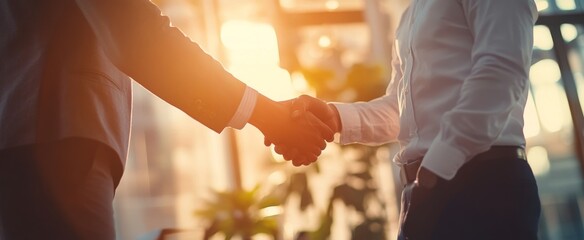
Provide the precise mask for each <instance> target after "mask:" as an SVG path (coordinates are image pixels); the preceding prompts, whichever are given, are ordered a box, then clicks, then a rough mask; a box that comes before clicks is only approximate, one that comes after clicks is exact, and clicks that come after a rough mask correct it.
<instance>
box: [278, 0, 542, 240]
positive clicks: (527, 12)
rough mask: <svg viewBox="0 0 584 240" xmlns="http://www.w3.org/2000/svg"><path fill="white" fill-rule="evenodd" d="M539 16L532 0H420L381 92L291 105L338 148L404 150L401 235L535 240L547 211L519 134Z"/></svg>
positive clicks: (405, 22)
mask: <svg viewBox="0 0 584 240" xmlns="http://www.w3.org/2000/svg"><path fill="white" fill-rule="evenodd" d="M536 19H537V9H536V6H535V3H534V2H533V0H489V1H485V0H442V1H438V0H412V2H411V4H410V6H409V7H408V8H407V10H406V11H405V12H404V14H403V16H402V18H401V22H400V24H399V27H398V29H397V33H396V39H395V43H394V54H393V60H392V69H393V71H392V80H391V82H390V84H389V86H388V88H387V92H386V94H385V95H384V96H382V97H379V98H377V99H374V100H371V101H369V102H357V103H329V104H326V103H325V102H323V101H320V100H318V99H315V98H311V97H308V96H302V97H300V98H298V99H296V100H295V101H294V105H295V106H296V108H298V109H302V108H304V110H307V111H311V112H312V113H314V114H315V115H317V116H318V117H319V118H321V119H322V120H325V121H327V122H328V124H329V126H331V128H333V130H335V131H336V132H338V133H340V140H339V141H340V143H341V144H350V143H363V144H383V143H387V142H392V141H398V142H399V144H400V146H401V149H400V151H399V152H398V153H397V155H396V156H395V158H394V161H395V162H396V163H397V164H398V165H399V166H400V168H401V173H400V175H401V179H402V181H403V184H404V186H405V188H404V191H403V194H402V208H401V214H400V224H401V226H400V233H399V237H398V238H399V239H414V240H419V239H449V240H452V239H466V240H469V239H473V240H477V239H498V240H501V239H509V240H512V239H513V240H518V239H537V226H538V219H539V214H540V210H541V209H540V202H539V197H538V192H537V186H536V183H535V179H534V176H533V173H532V172H531V169H530V167H529V165H528V164H527V161H526V157H525V150H524V147H525V137H524V136H523V125H524V121H523V111H524V107H525V103H526V99H527V96H528V89H529V87H528V86H529V79H528V76H529V75H528V72H529V68H530V64H531V54H532V45H533V25H534V23H535V21H536ZM267 142H268V143H269V139H268V140H267ZM277 151H278V152H280V153H282V154H284V156H285V157H286V158H288V159H294V157H295V156H296V154H297V152H296V151H290V150H287V149H285V148H284V147H278V148H277Z"/></svg>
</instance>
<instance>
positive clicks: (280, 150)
mask: <svg viewBox="0 0 584 240" xmlns="http://www.w3.org/2000/svg"><path fill="white" fill-rule="evenodd" d="M287 151H288V148H287V147H286V146H284V145H281V144H278V145H276V146H275V147H274V152H276V153H277V154H280V155H282V156H283V155H284V153H286V152H287ZM286 160H288V159H286Z"/></svg>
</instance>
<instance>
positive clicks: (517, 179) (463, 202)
mask: <svg viewBox="0 0 584 240" xmlns="http://www.w3.org/2000/svg"><path fill="white" fill-rule="evenodd" d="M492 156H493V157H489V153H488V152H487V153H486V154H483V155H482V158H481V159H472V160H470V161H469V163H467V164H465V165H464V166H463V167H462V168H461V169H460V170H459V171H458V173H457V175H456V176H455V177H454V179H452V180H450V181H441V182H440V183H439V184H438V185H437V186H436V187H435V188H432V189H426V188H423V187H421V186H417V185H415V183H408V184H407V185H406V187H405V188H404V192H403V195H402V213H401V214H402V215H401V216H400V221H401V223H400V224H401V226H400V236H398V239H400V240H401V239H408V240H423V239H432V240H443V239H444V240H446V239H448V240H458V239H460V240H482V239H484V240H532V239H537V229H538V222H539V215H540V211H541V208H540V202H539V196H538V191H537V185H536V182H535V178H534V176H533V173H532V171H531V168H530V167H529V165H528V163H527V161H525V160H523V159H520V158H517V157H513V156H509V157H504V156H503V157H502V156H501V155H497V154H493V155H492ZM475 160H476V161H475Z"/></svg>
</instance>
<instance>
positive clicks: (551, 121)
mask: <svg viewBox="0 0 584 240" xmlns="http://www.w3.org/2000/svg"><path fill="white" fill-rule="evenodd" d="M409 1H410V0H156V1H153V2H155V3H156V4H157V5H158V6H159V7H160V8H161V9H162V11H163V13H164V14H165V15H167V16H169V17H170V18H171V20H172V22H173V24H174V25H175V26H177V27H179V28H180V29H182V30H183V32H184V33H185V34H186V35H188V36H189V37H190V38H191V39H192V40H193V41H195V42H197V43H198V44H199V45H201V47H202V48H203V49H205V51H207V52H208V53H209V54H210V55H212V56H214V57H215V58H216V59H218V60H219V61H221V62H222V63H223V64H224V66H225V67H226V68H227V69H228V70H229V71H230V72H232V73H233V74H234V75H235V76H237V77H238V78H240V79H241V80H242V81H244V82H246V83H247V84H248V85H250V86H252V87H254V88H255V89H257V90H259V91H260V92H261V93H262V94H264V95H266V96H268V97H270V98H272V99H274V100H286V99H290V98H293V97H296V96H299V95H301V94H308V95H312V96H317V97H319V98H322V99H325V100H328V101H339V102H353V101H367V100H369V99H372V98H375V97H377V96H380V95H381V94H383V93H384V90H385V87H386V85H387V84H388V81H389V75H390V74H391V69H390V68H389V64H388V63H389V60H390V56H391V44H392V42H393V31H394V30H395V27H396V25H397V22H398V20H399V17H400V14H401V13H402V12H403V10H404V9H405V8H406V7H407V5H408V4H409ZM536 3H537V6H538V9H539V12H540V18H539V20H538V23H537V26H536V28H535V44H534V45H535V46H534V53H533V54H534V55H533V56H534V58H533V65H532V68H531V73H530V79H531V92H530V97H529V100H528V104H527V108H526V112H525V117H526V125H525V129H524V132H525V135H526V137H527V142H528V144H527V146H526V148H527V152H528V158H529V163H530V165H531V167H532V168H533V170H534V172H535V174H536V177H537V180H538V185H539V191H540V195H541V201H542V216H541V231H540V239H542V240H559V239H562V240H569V239H584V221H583V219H584V195H583V186H582V171H583V170H584V167H583V166H584V165H583V164H584V117H583V115H582V111H583V107H582V106H583V105H584V1H583V0H536ZM510 24H512V23H510ZM208 81H213V79H208ZM134 90H135V91H134V117H133V121H134V122H133V129H132V138H131V149H130V150H131V151H130V155H129V159H128V163H127V166H126V169H125V175H124V177H123V178H122V181H121V184H120V186H119V188H118V190H117V193H116V199H115V201H114V204H115V209H116V224H117V231H118V237H119V239H138V238H144V239H145V237H146V236H149V235H155V233H156V231H160V230H165V231H166V233H168V234H165V236H166V237H167V238H168V239H203V238H204V237H209V238H210V239H225V236H230V235H232V234H233V235H234V239H260V240H261V239H282V240H292V239H336V240H344V239H395V235H396V232H397V229H396V227H397V214H398V212H399V197H400V196H399V192H400V191H401V189H400V184H399V182H398V180H397V179H398V178H397V175H396V173H397V169H396V168H395V166H393V164H392V162H391V158H392V155H393V154H394V153H395V152H396V151H397V146H395V145H394V144H388V145H383V146H339V145H338V144H336V143H330V144H329V145H328V148H327V149H326V150H325V151H324V152H323V154H322V156H321V157H320V158H319V161H318V162H317V163H316V164H313V165H311V166H309V167H298V168H296V167H293V166H292V165H291V164H290V163H287V162H285V161H284V160H283V159H281V158H280V157H279V156H278V155H276V154H274V153H273V151H272V150H271V149H270V148H266V147H265V146H264V145H263V136H262V134H261V133H260V132H259V131H258V130H257V129H255V128H253V127H252V126H247V127H245V128H244V129H243V130H241V131H233V130H230V129H226V130H225V131H224V132H223V133H221V134H216V133H215V132H212V131H211V130H209V129H207V128H205V127H204V126H203V125H201V124H199V123H198V122H196V121H194V120H192V119H191V118H189V117H188V116H187V115H186V114H184V113H182V112H181V111H179V110H177V109H174V108H173V107H171V106H170V105H168V104H166V103H165V102H163V101H161V100H160V99H158V98H157V97H155V96H153V95H151V94H150V93H149V92H147V91H146V90H144V89H143V88H142V87H141V86H139V85H137V84H136V85H134ZM175 231H176V232H177V233H176V234H171V233H172V232H175ZM256 233H257V234H256Z"/></svg>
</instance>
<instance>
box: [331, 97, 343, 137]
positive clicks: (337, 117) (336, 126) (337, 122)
mask: <svg viewBox="0 0 584 240" xmlns="http://www.w3.org/2000/svg"><path fill="white" fill-rule="evenodd" d="M327 105H328V107H329V108H330V109H331V112H332V113H333V117H332V119H331V121H332V126H331V128H333V129H332V130H333V132H334V133H339V132H341V130H342V129H343V127H342V124H341V114H339V110H338V109H337V107H335V105H334V104H332V103H328V104H327Z"/></svg>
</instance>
